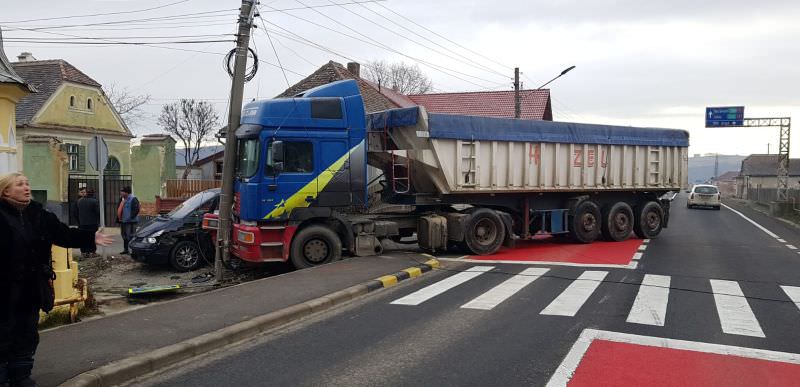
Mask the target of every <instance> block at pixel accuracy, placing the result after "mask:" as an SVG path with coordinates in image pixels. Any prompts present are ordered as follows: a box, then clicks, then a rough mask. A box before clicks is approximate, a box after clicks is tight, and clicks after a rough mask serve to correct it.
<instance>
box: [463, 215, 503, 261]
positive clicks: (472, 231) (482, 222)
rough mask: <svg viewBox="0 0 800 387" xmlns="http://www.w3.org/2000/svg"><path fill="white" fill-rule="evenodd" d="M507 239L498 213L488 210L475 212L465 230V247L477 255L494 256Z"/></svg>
mask: <svg viewBox="0 0 800 387" xmlns="http://www.w3.org/2000/svg"><path fill="white" fill-rule="evenodd" d="M505 238H506V229H505V226H503V221H502V220H500V216H499V215H497V213H496V212H494V211H492V210H490V209H488V208H479V209H478V210H476V211H474V212H473V213H472V214H471V215H470V217H469V220H467V224H466V227H465V230H464V245H465V247H466V248H467V250H469V252H471V253H472V254H475V255H489V254H494V253H495V252H497V250H499V249H500V246H501V245H502V244H503V240H504V239H505Z"/></svg>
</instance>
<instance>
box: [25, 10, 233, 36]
mask: <svg viewBox="0 0 800 387" xmlns="http://www.w3.org/2000/svg"><path fill="white" fill-rule="evenodd" d="M235 10H236V9H221V10H216V11H205V12H194V13H186V14H179V15H169V16H158V17H149V18H143V19H130V20H114V21H105V22H96V23H83V24H65V25H54V26H40V27H33V26H31V27H28V31H37V30H54V29H63V28H71V27H90V26H101V25H114V24H131V23H137V22H151V21H169V20H185V19H189V20H196V19H204V18H214V17H220V16H223V15H209V14H218V13H224V12H230V11H235ZM227 16H233V15H227ZM12 27H13V26H12Z"/></svg>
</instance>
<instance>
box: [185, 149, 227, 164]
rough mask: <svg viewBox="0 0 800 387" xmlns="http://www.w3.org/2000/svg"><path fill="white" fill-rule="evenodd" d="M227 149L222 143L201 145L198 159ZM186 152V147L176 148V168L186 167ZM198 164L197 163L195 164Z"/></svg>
mask: <svg viewBox="0 0 800 387" xmlns="http://www.w3.org/2000/svg"><path fill="white" fill-rule="evenodd" d="M223 150H225V147H224V146H222V145H213V146H204V147H200V151H199V154H198V157H197V159H198V160H202V159H205V158H207V157H209V156H213V155H215V154H217V153H222V151H223ZM185 153H186V148H175V167H176V168H185V167H186V161H185V160H184V159H183V157H184V154H185ZM195 165H197V164H195Z"/></svg>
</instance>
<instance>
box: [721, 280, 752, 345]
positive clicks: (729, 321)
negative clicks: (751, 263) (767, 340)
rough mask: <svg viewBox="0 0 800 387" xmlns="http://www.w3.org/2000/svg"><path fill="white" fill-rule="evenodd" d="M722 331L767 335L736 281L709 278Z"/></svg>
mask: <svg viewBox="0 0 800 387" xmlns="http://www.w3.org/2000/svg"><path fill="white" fill-rule="evenodd" d="M709 281H710V282H711V289H712V291H713V292H714V301H715V303H716V305H717V313H718V314H719V320H720V324H721V325H722V331H723V332H725V333H729V334H732V335H743V336H753V337H765V336H764V331H762V330H761V325H759V324H758V320H757V319H756V316H755V315H754V314H753V310H752V309H750V305H749V304H748V303H747V299H745V298H744V293H742V288H740V287H739V284H738V283H736V282H735V281H725V280H715V279H712V280H709Z"/></svg>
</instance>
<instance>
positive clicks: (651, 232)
mask: <svg viewBox="0 0 800 387" xmlns="http://www.w3.org/2000/svg"><path fill="white" fill-rule="evenodd" d="M634 220H635V222H634V225H633V232H635V233H636V236H638V237H639V238H642V239H648V238H655V237H656V236H657V235H658V234H659V233H661V228H662V227H663V226H664V210H663V209H661V206H660V205H658V203H656V202H652V201H650V202H646V203H644V204H640V205H638V206H636V214H635V218H634Z"/></svg>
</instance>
